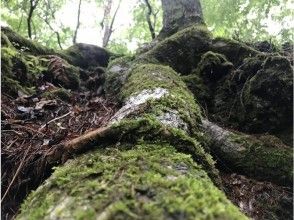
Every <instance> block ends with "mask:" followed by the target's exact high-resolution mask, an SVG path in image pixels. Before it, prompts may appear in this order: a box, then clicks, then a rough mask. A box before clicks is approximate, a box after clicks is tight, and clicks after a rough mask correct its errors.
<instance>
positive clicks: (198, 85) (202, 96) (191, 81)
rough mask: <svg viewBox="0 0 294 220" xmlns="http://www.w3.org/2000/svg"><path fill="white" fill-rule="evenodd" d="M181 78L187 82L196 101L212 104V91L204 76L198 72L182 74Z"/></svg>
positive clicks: (202, 104)
mask: <svg viewBox="0 0 294 220" xmlns="http://www.w3.org/2000/svg"><path fill="white" fill-rule="evenodd" d="M181 79H182V80H183V81H184V82H185V83H186V85H187V87H188V88H189V90H190V91H191V92H192V93H193V95H194V98H195V101H196V102H197V103H199V104H200V105H201V106H203V107H206V106H210V105H211V102H212V98H213V97H212V91H211V90H210V89H209V87H208V85H207V84H205V83H204V80H203V78H202V77H200V76H199V75H198V74H190V75H186V76H181Z"/></svg>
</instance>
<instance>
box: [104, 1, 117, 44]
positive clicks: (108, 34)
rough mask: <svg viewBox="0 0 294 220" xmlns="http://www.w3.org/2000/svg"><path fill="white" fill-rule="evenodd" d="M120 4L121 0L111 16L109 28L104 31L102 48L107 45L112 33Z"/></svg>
mask: <svg viewBox="0 0 294 220" xmlns="http://www.w3.org/2000/svg"><path fill="white" fill-rule="evenodd" d="M120 3H121V0H120V1H119V2H118V5H117V7H116V9H115V12H114V15H113V16H112V19H111V22H110V26H109V28H108V29H106V30H105V33H104V37H103V47H106V46H107V45H108V42H109V39H110V37H111V34H112V33H113V31H114V29H113V24H114V21H115V18H116V15H117V12H118V9H119V7H120Z"/></svg>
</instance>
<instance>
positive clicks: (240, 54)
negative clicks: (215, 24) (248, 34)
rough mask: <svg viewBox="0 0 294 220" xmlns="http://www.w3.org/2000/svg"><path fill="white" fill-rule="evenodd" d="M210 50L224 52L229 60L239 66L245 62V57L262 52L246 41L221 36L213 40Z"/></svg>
mask: <svg viewBox="0 0 294 220" xmlns="http://www.w3.org/2000/svg"><path fill="white" fill-rule="evenodd" d="M210 50H211V51H213V52H217V53H220V54H224V55H225V56H226V57H227V58H228V60H229V61H230V62H232V63H233V64H234V65H235V66H237V67H239V65H241V64H242V63H243V60H244V59H245V58H247V57H254V56H256V55H258V54H261V52H258V51H257V50H255V49H253V48H252V47H249V46H247V45H246V44H244V43H241V42H238V41H235V40H232V39H226V38H221V37H217V38H215V39H214V40H213V41H212V45H211V46H210Z"/></svg>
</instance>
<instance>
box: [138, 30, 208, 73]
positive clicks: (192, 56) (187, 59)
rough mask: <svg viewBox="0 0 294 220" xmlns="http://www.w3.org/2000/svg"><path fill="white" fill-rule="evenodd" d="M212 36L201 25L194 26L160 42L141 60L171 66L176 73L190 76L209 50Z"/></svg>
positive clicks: (142, 56) (141, 57)
mask: <svg viewBox="0 0 294 220" xmlns="http://www.w3.org/2000/svg"><path fill="white" fill-rule="evenodd" d="M210 42H211V34H210V33H209V32H208V31H207V29H206V28H203V26H201V25H193V26H191V27H188V28H185V29H183V30H181V31H179V32H178V33H176V34H174V35H172V36H171V37H168V38H166V39H165V40H163V41H161V42H159V43H158V44H157V45H156V46H155V47H153V48H152V49H151V50H150V51H148V52H147V53H145V54H143V55H141V56H140V58H139V59H141V60H143V61H145V62H146V61H147V62H150V61H152V62H151V63H156V61H157V62H159V63H161V64H166V65H169V66H171V67H172V68H173V69H174V70H175V71H176V72H179V73H181V74H188V73H190V72H191V70H192V69H193V68H195V67H196V66H197V64H198V62H199V61H200V57H201V54H202V53H204V52H206V51H207V50H208V49H209V45H210Z"/></svg>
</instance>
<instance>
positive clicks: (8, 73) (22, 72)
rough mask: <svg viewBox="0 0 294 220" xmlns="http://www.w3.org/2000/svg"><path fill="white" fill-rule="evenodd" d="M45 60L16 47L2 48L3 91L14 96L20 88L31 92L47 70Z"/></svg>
mask: <svg viewBox="0 0 294 220" xmlns="http://www.w3.org/2000/svg"><path fill="white" fill-rule="evenodd" d="M43 61H45V60H42V59H40V58H39V57H36V56H33V55H29V54H24V53H20V52H18V51H17V50H16V49H15V48H14V47H3V48H1V64H2V65H1V72H2V77H3V84H2V88H3V90H2V91H3V92H7V93H8V94H10V95H12V96H15V95H17V92H18V90H20V91H22V92H25V93H27V92H29V91H30V93H31V92H32V91H33V89H32V88H33V87H34V86H35V85H36V82H37V81H38V79H39V78H40V77H41V75H42V73H43V72H44V71H45V70H47V67H46V66H44V62H43ZM4 82H5V83H4Z"/></svg>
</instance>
